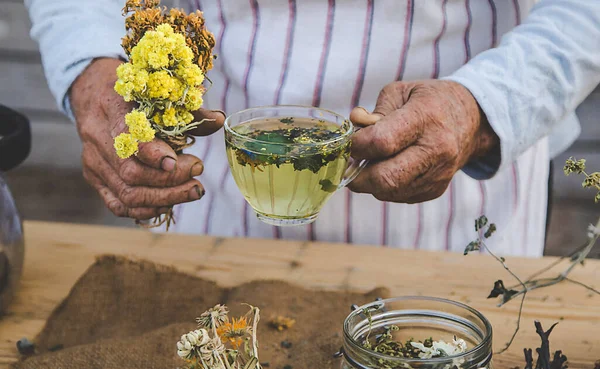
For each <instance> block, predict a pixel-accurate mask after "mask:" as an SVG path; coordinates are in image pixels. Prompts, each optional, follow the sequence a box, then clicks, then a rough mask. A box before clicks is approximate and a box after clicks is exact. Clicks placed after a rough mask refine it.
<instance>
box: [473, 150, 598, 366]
mask: <svg viewBox="0 0 600 369" xmlns="http://www.w3.org/2000/svg"><path fill="white" fill-rule="evenodd" d="M564 173H565V175H567V176H568V175H569V174H571V173H577V174H583V175H584V176H585V179H584V180H583V182H582V186H583V187H584V188H595V189H597V190H598V193H597V194H596V196H595V198H594V200H595V201H596V202H599V201H600V172H594V173H591V174H588V173H587V172H586V171H585V159H580V160H575V159H573V158H569V159H568V160H567V161H566V163H565V166H564ZM487 222H488V220H487V218H486V217H485V216H481V217H480V218H479V219H477V220H476V221H475V230H476V231H477V234H478V239H477V240H475V241H472V242H471V243H469V244H468V245H467V247H466V248H465V255H466V254H468V253H469V252H470V251H474V250H479V249H480V248H484V249H485V250H487V252H489V253H490V255H492V256H493V257H494V258H495V259H496V260H497V261H498V262H500V264H502V266H503V267H504V269H506V271H507V272H508V273H510V275H511V276H513V278H515V279H516V280H517V281H518V284H517V285H515V286H512V287H509V288H505V287H504V284H503V282H502V281H501V280H498V281H496V283H495V284H494V289H493V290H492V292H491V293H490V295H489V296H488V298H492V297H498V296H502V300H501V301H500V303H499V304H498V306H499V307H500V306H503V305H504V304H506V303H507V302H509V301H511V300H513V299H514V298H516V297H517V296H522V297H521V304H520V306H519V314H518V317H517V326H516V328H515V331H514V333H513V335H512V337H511V339H510V340H509V341H508V343H507V344H506V346H505V347H504V348H503V349H502V350H500V351H499V352H497V354H501V353H503V352H505V351H506V350H508V348H509V347H510V345H511V344H512V343H513V341H514V339H515V337H516V335H517V333H518V332H519V328H520V326H521V316H522V313H523V304H524V302H525V296H526V295H527V293H528V292H529V291H533V290H536V289H539V288H544V287H549V286H553V285H555V284H558V283H560V282H563V281H567V282H570V283H573V284H576V285H579V286H581V287H584V288H586V289H587V290H589V291H591V292H593V293H595V294H598V295H600V291H599V290H597V289H595V288H593V287H591V286H588V285H586V284H585V283H582V282H579V281H575V280H573V279H570V278H568V275H569V273H571V271H572V270H573V269H574V268H575V267H576V266H577V265H579V264H583V262H584V260H585V259H586V258H587V257H588V255H589V253H590V252H591V251H592V249H593V248H594V246H595V245H596V241H598V238H600V218H598V221H597V222H596V225H595V226H594V225H590V227H589V232H588V241H587V242H586V243H585V244H583V245H582V246H580V247H578V248H577V249H576V250H575V251H573V252H572V253H571V254H569V255H568V256H563V257H561V258H559V259H558V260H555V261H554V262H552V263H550V265H548V266H546V267H544V268H542V269H540V270H538V271H537V272H535V273H533V274H532V275H531V276H530V277H529V278H528V279H527V280H526V281H525V282H523V281H522V280H521V279H520V278H519V277H518V276H517V275H516V274H515V273H514V272H513V271H512V270H510V268H509V267H508V266H507V265H506V261H505V259H504V258H502V257H498V256H496V255H495V254H494V253H493V252H491V250H490V249H489V248H488V247H487V246H486V244H485V242H484V239H487V238H489V237H490V236H491V235H492V233H493V232H494V231H495V230H496V226H495V225H494V224H493V223H492V224H490V225H489V227H488V229H487V231H486V232H485V233H484V232H483V228H484V227H485V226H486V225H487ZM567 258H569V260H570V264H569V266H568V267H567V268H566V269H565V270H564V271H563V272H562V273H560V274H559V275H558V276H556V277H554V278H537V279H534V278H535V277H537V276H539V275H541V274H543V273H545V272H547V271H549V270H551V269H552V268H554V267H555V266H557V265H558V264H560V263H561V262H562V261H564V260H565V259H567ZM518 287H522V288H521V289H520V290H519V289H517V288H518ZM536 328H537V331H538V334H540V337H542V341H544V337H546V342H547V335H549V334H550V332H551V331H552V328H550V330H548V331H547V332H543V330H542V329H541V325H539V323H538V322H536ZM547 356H549V354H548V355H547ZM525 359H526V362H527V365H528V367H531V365H532V364H533V358H532V356H531V350H529V352H528V351H527V350H525ZM555 359H556V358H555ZM559 359H560V352H559ZM548 361H549V358H548V360H547V362H548ZM539 363H540V362H539V361H538V364H539ZM563 363H564V362H563V361H560V360H558V359H557V360H556V365H559V366H557V368H561V367H562V364H563ZM537 367H539V365H536V368H537Z"/></svg>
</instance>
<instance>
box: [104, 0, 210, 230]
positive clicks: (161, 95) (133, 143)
mask: <svg viewBox="0 0 600 369" xmlns="http://www.w3.org/2000/svg"><path fill="white" fill-rule="evenodd" d="M159 3H160V2H159V0H128V1H127V2H126V4H125V7H124V8H123V13H124V15H127V14H128V13H131V14H130V15H129V16H127V17H126V20H125V26H126V30H127V32H128V34H127V35H126V36H125V37H124V38H123V40H122V47H123V49H124V50H125V52H126V54H127V56H128V58H129V61H128V62H127V63H124V64H121V65H120V66H119V67H118V68H117V77H118V80H117V82H116V83H115V87H114V89H115V91H116V92H117V93H118V94H119V95H121V96H122V97H123V99H124V100H125V101H127V102H134V103H136V105H137V107H136V108H135V109H134V110H133V111H131V112H130V113H128V114H127V115H126V116H125V123H126V125H127V127H128V129H129V133H121V134H120V135H118V136H117V137H116V138H115V140H114V147H115V150H116V153H117V155H118V156H119V157H120V158H122V159H126V158H128V157H130V156H132V155H135V154H136V153H137V152H138V145H139V143H143V142H150V141H152V140H153V139H154V138H155V137H157V138H159V139H162V140H164V141H166V142H167V143H168V144H169V146H171V147H172V148H173V149H174V151H175V152H176V153H178V154H179V153H181V151H182V150H183V149H184V148H186V147H188V146H190V145H192V144H193V143H194V137H193V136H191V135H190V134H189V133H190V130H192V129H194V128H196V127H197V126H198V125H200V124H202V123H203V122H205V121H206V119H203V120H201V121H200V122H194V115H193V114H192V112H193V111H195V110H198V109H200V107H201V106H202V104H203V100H202V96H203V94H204V92H205V88H204V86H203V85H202V83H203V82H204V80H205V74H206V72H207V71H208V70H210V69H212V61H213V58H214V56H213V55H212V49H213V47H214V45H215V39H214V36H213V35H212V34H211V33H210V32H208V30H207V29H206V27H205V25H204V18H203V15H202V12H200V11H196V12H195V13H192V14H189V15H188V14H185V13H184V12H183V11H182V10H179V9H171V10H170V11H169V12H167V11H166V8H160V7H159ZM165 221H167V229H168V227H169V224H170V222H171V221H172V212H169V213H167V215H166V216H165V218H160V217H159V218H158V219H156V220H155V226H158V225H161V224H162V223H164V222H165Z"/></svg>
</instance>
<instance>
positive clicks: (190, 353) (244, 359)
mask: <svg viewBox="0 0 600 369" xmlns="http://www.w3.org/2000/svg"><path fill="white" fill-rule="evenodd" d="M228 314H229V311H228V310H227V307H226V306H225V305H216V306H215V307H213V308H211V309H209V310H207V311H205V312H204V313H202V314H201V315H200V317H198V318H197V319H196V322H197V323H198V329H196V330H194V331H191V332H189V333H187V334H184V335H182V336H181V340H180V341H179V342H177V355H178V356H179V357H181V358H182V359H183V360H185V362H186V363H187V364H188V369H261V365H260V364H259V361H258V341H257V338H256V333H257V327H258V321H259V309H258V308H256V307H253V306H250V310H249V311H248V313H247V314H246V315H245V316H242V317H240V318H237V319H236V318H232V319H231V320H230V318H229V316H228Z"/></svg>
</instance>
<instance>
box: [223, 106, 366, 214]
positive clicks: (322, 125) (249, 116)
mask: <svg viewBox="0 0 600 369" xmlns="http://www.w3.org/2000/svg"><path fill="white" fill-rule="evenodd" d="M355 131H356V128H355V127H354V126H353V125H352V123H350V121H349V120H347V119H345V118H344V117H343V116H341V115H339V114H336V113H334V112H331V111H328V110H325V109H320V108H315V107H309V106H296V105H279V106H265V107H258V108H252V109H247V110H242V111H240V112H237V113H235V114H233V115H230V116H229V117H227V119H226V120H225V147H226V150H227V159H228V160H229V166H230V168H231V173H232V175H233V178H234V180H235V182H236V184H237V186H238V188H239V189H240V191H241V192H242V194H243V195H244V197H245V198H246V201H247V202H248V204H250V206H252V208H253V209H254V211H255V212H256V214H257V217H258V219H260V220H261V221H263V222H265V223H268V224H272V225H276V226H291V225H303V224H309V223H312V222H313V221H315V220H316V219H317V217H318V215H319V212H320V211H321V209H322V208H323V205H324V204H325V203H326V202H327V200H328V199H329V198H330V197H331V196H332V195H333V193H334V192H336V191H337V190H338V189H340V188H343V187H344V186H346V185H347V184H348V183H350V182H351V181H352V180H353V179H354V178H356V176H357V175H358V174H359V172H360V171H361V170H362V168H364V167H365V166H366V164H367V162H366V161H365V160H363V161H361V162H358V161H356V160H354V159H352V158H351V157H350V144H351V136H352V134H353V133H354V132H355Z"/></svg>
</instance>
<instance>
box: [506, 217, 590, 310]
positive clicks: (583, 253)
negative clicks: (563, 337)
mask: <svg viewBox="0 0 600 369" xmlns="http://www.w3.org/2000/svg"><path fill="white" fill-rule="evenodd" d="M596 227H600V218H598V221H597V222H596ZM599 236H600V235H598V234H595V235H594V236H593V237H591V238H590V239H589V241H588V242H587V244H585V247H584V248H583V249H582V250H580V251H578V252H576V253H575V254H574V255H573V256H571V263H570V264H569V266H568V267H567V269H565V270H564V271H563V272H562V273H560V274H559V275H558V276H556V277H554V278H540V279H531V277H530V279H528V280H527V281H525V283H524V289H523V290H521V291H517V293H516V294H514V295H511V296H510V297H509V298H508V299H506V300H505V301H502V302H501V303H500V305H499V306H502V305H504V304H506V303H507V302H508V301H510V300H512V299H513V298H515V297H516V296H519V295H521V294H525V293H526V292H529V291H533V290H536V289H538V288H543V287H549V286H552V285H555V284H557V283H560V282H562V281H564V280H568V281H569V282H571V283H575V284H578V285H580V286H582V287H585V288H587V289H588V290H590V291H592V292H594V293H596V294H599V295H600V291H598V290H596V289H594V288H593V287H591V286H588V285H586V284H584V283H581V282H577V281H574V280H572V279H569V278H567V276H568V275H569V273H571V271H572V270H573V268H575V267H576V266H577V265H579V264H582V263H583V261H584V260H585V259H586V258H587V256H588V255H589V253H590V252H591V251H592V249H593V248H594V246H595V245H596V241H597V240H598V238H599ZM562 260H564V258H561V259H559V260H558V261H562ZM555 265H558V263H557V262H555V263H553V265H552V266H555ZM549 269H550V268H548V267H547V268H544V269H542V271H541V272H537V273H534V274H533V275H534V276H537V275H540V274H542V273H543V272H545V271H547V270H549Z"/></svg>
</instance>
